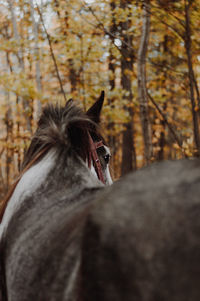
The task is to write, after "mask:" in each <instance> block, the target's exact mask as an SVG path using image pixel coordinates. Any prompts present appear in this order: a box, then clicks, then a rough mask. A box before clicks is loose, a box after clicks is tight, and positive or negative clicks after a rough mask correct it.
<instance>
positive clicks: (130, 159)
mask: <svg viewBox="0 0 200 301" xmlns="http://www.w3.org/2000/svg"><path fill="white" fill-rule="evenodd" d="M130 4H131V1H123V0H121V1H120V7H121V8H122V9H126V7H127V6H128V5H130ZM130 26H131V23H130V21H128V20H127V21H125V22H121V23H120V37H121V40H122V41H124V42H125V43H122V46H121V85H122V89H123V90H124V91H125V92H126V93H125V95H126V96H125V98H126V99H127V101H128V104H131V103H132V101H133V94H132V88H131V82H132V79H131V74H132V72H133V62H134V53H133V50H132V41H133V35H132V33H129V32H128V30H129V28H130ZM124 109H125V110H126V111H127V113H128V116H129V122H127V123H126V124H124V127H125V130H124V131H123V138H122V166H121V174H122V175H124V174H126V173H128V172H130V171H132V170H134V169H136V168H137V162H136V150H135V145H134V127H133V119H134V114H133V109H132V106H131V105H130V106H129V105H128V107H124Z"/></svg>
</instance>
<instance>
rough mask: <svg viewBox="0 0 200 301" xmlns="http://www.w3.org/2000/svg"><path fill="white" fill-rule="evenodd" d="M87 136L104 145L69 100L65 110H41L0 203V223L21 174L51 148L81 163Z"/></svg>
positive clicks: (96, 128)
mask: <svg viewBox="0 0 200 301" xmlns="http://www.w3.org/2000/svg"><path fill="white" fill-rule="evenodd" d="M88 133H90V135H91V137H92V139H93V140H94V141H99V140H102V141H103V143H104V144H106V143H105V140H104V139H103V137H102V136H101V134H100V128H99V125H98V124H96V123H95V122H94V121H93V120H92V119H91V118H90V117H89V116H88V115H87V114H86V113H84V112H83V111H82V110H81V109H80V108H79V107H77V106H76V105H75V104H74V103H73V101H72V100H69V101H68V102H67V103H66V105H65V106H60V105H58V104H56V105H53V104H48V105H46V106H45V107H44V109H43V111H42V114H41V117H40V119H39V121H38V127H37V130H36V132H35V134H34V135H33V138H32V140H31V143H30V146H29V148H28V150H27V152H26V153H25V156H24V160H23V163H22V166H21V172H20V174H19V176H18V178H17V180H16V181H15V182H14V183H13V185H12V187H11V189H10V191H9V192H8V194H7V196H6V198H5V199H4V201H3V202H2V206H1V208H0V222H1V220H2V217H3V214H4V211H5V209H6V206H7V203H8V201H9V199H10V198H11V196H12V194H13V192H14V190H15V188H16V186H17V184H18V182H19V181H20V179H21V177H22V176H23V174H24V173H25V172H26V171H27V170H28V169H29V168H30V167H31V166H33V165H34V164H36V163H37V162H39V161H40V160H41V159H42V158H43V157H44V156H45V155H46V154H47V152H48V151H49V150H50V149H51V148H52V147H55V148H56V149H59V150H62V149H65V150H66V151H67V150H70V149H71V150H73V151H74V152H75V153H76V154H77V155H78V156H80V157H81V158H82V159H83V160H86V158H87V156H88V154H89V147H90V144H89V135H88Z"/></svg>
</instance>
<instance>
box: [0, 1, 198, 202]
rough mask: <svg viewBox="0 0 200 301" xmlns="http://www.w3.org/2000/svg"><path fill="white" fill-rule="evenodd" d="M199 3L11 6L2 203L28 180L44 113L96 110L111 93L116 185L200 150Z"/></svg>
mask: <svg viewBox="0 0 200 301" xmlns="http://www.w3.org/2000/svg"><path fill="white" fill-rule="evenodd" d="M199 37H200V2H199V1H198V0H193V1H189V0H179V1H159V0H152V1H150V0H143V1H137V0H136V1H132V0H126V1H124V0H109V1H104V0H101V1H92V0H90V1H82V0H73V1H68V0H48V1H33V0H3V1H1V3H0V184H1V185H0V196H1V197H3V195H4V194H5V193H6V191H7V190H8V188H9V187H10V185H11V183H12V181H13V179H14V178H15V177H16V175H17V174H18V171H19V169H20V165H21V162H22V160H23V155H24V152H25V150H26V149H27V147H28V145H29V143H30V138H31V135H32V133H33V132H34V130H35V128H36V124H37V119H38V117H39V114H40V112H41V108H42V106H43V105H44V104H45V103H47V102H54V103H56V102H58V103H64V102H65V101H66V99H69V98H73V99H74V100H75V101H76V102H77V103H78V104H79V105H80V106H81V107H82V108H83V110H86V109H87V108H88V107H89V106H90V105H91V103H92V102H93V101H94V99H96V97H98V95H99V94H100V91H101V90H105V93H106V104H105V106H104V110H103V117H102V124H103V132H104V135H105V137H106V138H107V142H108V144H109V145H110V147H111V150H112V154H113V155H112V170H113V176H114V178H118V177H119V176H120V175H121V174H125V173H127V172H129V171H131V170H134V169H137V168H140V167H142V166H144V165H146V164H150V163H151V162H153V161H159V160H166V159H179V158H182V157H186V156H198V155H199V150H200V133H199V117H200V116H199V112H200V92H199V83H198V82H199V73H200V43H199Z"/></svg>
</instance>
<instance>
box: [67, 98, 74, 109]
mask: <svg viewBox="0 0 200 301" xmlns="http://www.w3.org/2000/svg"><path fill="white" fill-rule="evenodd" d="M72 102H73V99H72V98H70V99H69V100H68V101H67V102H66V104H65V107H68V106H69V105H70V104H72Z"/></svg>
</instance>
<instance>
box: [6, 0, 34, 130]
mask: <svg viewBox="0 0 200 301" xmlns="http://www.w3.org/2000/svg"><path fill="white" fill-rule="evenodd" d="M8 5H9V9H10V13H11V20H12V26H13V33H14V39H15V41H16V42H19V41H20V39H21V38H20V35H19V32H18V29H17V21H16V16H15V11H14V8H13V0H8ZM16 53H17V58H18V61H19V69H20V71H21V72H22V73H24V72H25V67H24V60H23V51H22V49H21V46H19V47H18V51H17V52H16ZM22 101H23V107H24V111H25V112H24V114H25V118H26V124H27V129H28V131H29V132H32V127H31V120H30V118H29V116H28V114H29V111H30V106H29V103H28V101H27V100H26V99H23V100H22Z"/></svg>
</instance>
